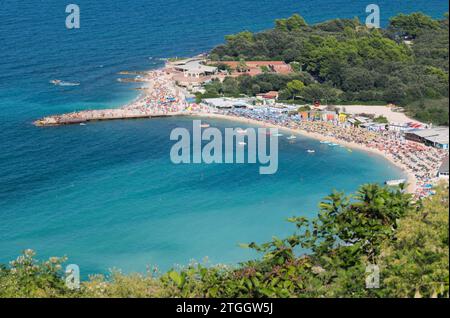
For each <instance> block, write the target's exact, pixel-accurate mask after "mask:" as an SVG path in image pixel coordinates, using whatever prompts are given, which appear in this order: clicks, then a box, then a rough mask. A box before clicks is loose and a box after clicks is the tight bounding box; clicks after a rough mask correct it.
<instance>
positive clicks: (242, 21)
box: [0, 0, 448, 277]
mask: <svg viewBox="0 0 450 318" xmlns="http://www.w3.org/2000/svg"><path fill="white" fill-rule="evenodd" d="M77 4H79V5H80V7H81V9H82V27H81V29H80V30H79V31H68V30H66V29H65V28H64V20H65V13H64V9H65V5H63V4H61V3H60V2H59V1H55V0H51V1H45V3H39V5H36V2H35V1H31V0H26V1H20V2H8V4H4V5H3V7H2V11H1V16H0V19H1V23H2V25H1V28H0V39H1V40H2V44H4V45H3V46H2V52H1V53H0V54H1V58H0V124H1V130H0V149H1V152H0V263H6V262H8V261H9V260H11V259H13V258H15V257H16V256H17V255H18V254H19V253H20V252H21V250H23V249H26V248H32V249H34V250H36V251H37V252H38V253H39V254H38V256H39V258H44V257H49V256H61V255H67V256H69V261H70V262H71V263H76V264H79V265H80V267H81V273H82V275H83V276H84V277H86V275H87V274H89V273H94V272H105V271H107V270H108V268H111V267H117V268H121V269H123V270H124V271H126V272H130V271H139V272H144V271H145V270H146V265H147V264H158V265H159V266H160V268H162V269H168V268H169V267H171V266H172V265H173V264H175V263H179V264H186V263H187V262H189V260H190V259H194V258H195V259H197V260H200V261H201V260H202V258H203V257H205V256H208V257H209V259H210V261H211V262H213V263H219V262H220V263H227V264H234V263H236V262H239V261H243V260H246V259H248V258H251V257H253V256H255V255H254V254H252V253H251V252H250V251H247V250H243V249H241V248H239V247H238V243H242V242H250V241H258V242H263V241H267V240H270V239H271V236H272V235H278V236H285V235H288V234H290V233H291V232H292V231H293V230H294V228H293V226H292V225H290V224H289V223H287V222H286V221H285V219H286V218H287V217H290V216H292V215H306V216H311V217H313V216H314V215H315V214H316V213H317V204H318V201H319V200H320V199H321V198H322V197H324V196H325V195H327V194H329V193H330V191H331V190H332V189H333V188H336V189H339V190H344V191H347V192H349V191H354V190H356V188H357V187H358V185H360V184H361V183H364V182H369V181H370V182H380V183H381V182H384V181H385V180H386V179H394V178H395V179H396V178H399V177H403V174H402V172H401V171H399V170H398V169H397V168H395V167H394V166H392V165H391V164H390V163H389V162H387V161H386V160H384V159H383V158H381V157H379V156H376V155H373V154H370V153H366V152H362V151H357V150H355V151H353V152H352V153H350V152H348V151H346V150H345V149H343V148H339V147H335V148H331V147H328V146H327V145H323V144H320V143H319V142H318V141H316V140H313V139H308V138H305V137H298V138H297V140H296V141H295V142H294V143H289V142H288V141H287V140H286V139H285V138H281V139H280V157H279V160H280V165H279V171H278V173H277V174H275V175H272V176H261V175H259V174H258V168H259V166H258V165H183V166H175V165H173V164H172V163H171V162H170V158H169V150H170V147H171V145H172V144H173V142H170V140H169V134H170V130H171V129H172V128H175V127H178V126H181V127H188V128H189V127H191V124H192V119H189V118H172V119H154V120H132V121H113V122H101V123H95V124H88V125H87V126H78V125H76V126H65V127H49V128H37V127H33V126H32V125H31V122H32V121H33V120H35V119H37V118H40V117H42V116H45V115H49V114H54V113H62V112H69V111H73V110H81V109H93V108H110V107H118V106H120V105H122V104H125V103H128V102H129V101H130V100H132V99H133V98H135V97H136V96H137V94H138V93H137V92H136V91H133V90H131V89H130V88H132V87H135V86H136V85H132V84H121V83H118V82H117V78H119V77H120V76H119V75H117V73H118V72H120V71H124V70H146V69H151V68H156V67H159V66H161V65H162V61H161V60H160V58H163V57H168V56H187V55H194V54H198V53H201V52H203V51H205V50H208V49H210V48H211V47H212V46H214V45H215V44H218V43H220V42H222V41H223V36H224V35H226V34H230V33H234V32H238V31H241V30H244V29H248V30H262V29H265V28H269V27H271V26H272V25H273V20H274V19H275V18H280V17H287V16H289V15H291V14H292V13H294V12H299V13H301V14H302V15H303V16H304V17H305V18H306V20H307V21H308V22H309V23H314V22H318V21H323V20H327V19H330V18H336V17H348V18H351V17H353V16H360V17H361V18H363V16H364V15H365V10H364V9H365V5H366V3H365V2H364V1H352V2H351V4H350V3H349V2H348V1H329V0H314V1H303V2H301V3H296V2H293V1H287V0H282V1H262V2H261V1H259V2H258V5H257V6H256V5H255V1H251V0H244V1H242V0H240V1H215V0H214V1H203V0H202V1H195V2H194V1H192V2H191V1H175V0H172V1H133V2H132V3H130V2H127V1H121V2H114V3H112V2H110V1H108V2H107V1H94V2H93V1H87V0H80V1H77ZM380 7H381V9H382V22H383V24H385V23H386V21H387V19H388V18H389V17H390V16H392V15H394V14H396V13H398V12H413V11H424V12H425V13H428V14H430V15H432V16H434V17H440V16H442V14H443V13H444V12H445V11H448V3H445V2H443V1H442V2H441V1H433V2H430V1H422V0H421V1H414V2H411V1H406V0H405V1H403V0H402V1H400V0H399V1H387V0H386V1H380ZM161 12H163V13H164V14H161ZM223 12H227V14H225V17H223V16H224V14H223ZM249 12H251V13H252V14H249ZM217 16H221V17H222V18H217ZM53 79H61V80H64V81H67V82H79V83H80V86H76V87H61V86H54V85H52V84H50V83H49V81H50V80H53ZM208 123H210V124H211V125H212V126H215V127H219V128H221V129H223V128H224V127H237V126H244V125H243V124H239V123H233V122H229V121H220V120H208ZM307 149H315V150H316V153H314V154H307V153H306V150H307Z"/></svg>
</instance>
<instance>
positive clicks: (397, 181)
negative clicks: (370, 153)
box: [385, 179, 406, 187]
mask: <svg viewBox="0 0 450 318" xmlns="http://www.w3.org/2000/svg"><path fill="white" fill-rule="evenodd" d="M405 182H406V179H399V180H388V181H386V182H385V183H386V185H388V186H391V187H392V186H398V185H400V184H402V183H405Z"/></svg>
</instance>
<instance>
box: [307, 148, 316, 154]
mask: <svg viewBox="0 0 450 318" xmlns="http://www.w3.org/2000/svg"><path fill="white" fill-rule="evenodd" d="M315 152H316V151H315V150H312V149H308V153H315Z"/></svg>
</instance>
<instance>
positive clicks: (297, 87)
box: [286, 80, 305, 99]
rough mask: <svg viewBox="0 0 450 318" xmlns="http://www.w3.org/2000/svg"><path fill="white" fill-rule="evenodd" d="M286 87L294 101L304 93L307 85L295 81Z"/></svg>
mask: <svg viewBox="0 0 450 318" xmlns="http://www.w3.org/2000/svg"><path fill="white" fill-rule="evenodd" d="M286 87H287V89H288V90H289V92H290V93H291V97H292V99H295V97H296V96H297V95H298V94H300V93H301V92H302V90H303V88H304V87H305V84H304V83H303V82H302V81H300V80H293V81H291V82H289V83H287V85H286Z"/></svg>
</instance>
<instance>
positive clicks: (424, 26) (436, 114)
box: [204, 13, 449, 125]
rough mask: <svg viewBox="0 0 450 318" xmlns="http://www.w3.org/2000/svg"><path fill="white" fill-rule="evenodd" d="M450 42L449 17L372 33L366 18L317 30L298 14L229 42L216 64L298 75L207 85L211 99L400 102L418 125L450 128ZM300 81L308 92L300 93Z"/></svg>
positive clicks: (398, 21) (396, 22)
mask: <svg viewBox="0 0 450 318" xmlns="http://www.w3.org/2000/svg"><path fill="white" fill-rule="evenodd" d="M448 36H449V33H448V14H446V15H445V17H444V18H443V19H441V20H434V19H432V18H430V17H428V16H426V15H424V14H421V13H413V14H410V15H404V14H400V15H398V16H396V17H393V18H392V19H391V20H390V23H389V25H388V27H387V28H386V29H368V28H366V27H365V26H364V25H362V24H361V23H360V21H359V20H358V19H337V20H332V21H327V22H324V23H319V24H315V25H311V26H310V25H308V24H307V23H306V22H305V20H304V19H303V18H302V17H300V16H299V15H294V16H292V17H290V18H288V19H280V20H277V21H276V23H275V28H273V29H270V30H267V31H263V32H259V33H251V32H248V31H244V32H241V33H238V34H235V35H229V36H227V37H226V42H225V44H223V45H219V46H217V47H216V48H214V49H213V50H212V52H211V55H210V58H211V59H212V60H214V61H217V62H218V63H220V61H228V60H237V61H241V62H242V63H245V61H251V60H280V61H285V62H286V63H290V64H291V65H292V67H293V69H294V70H296V73H295V74H292V75H277V74H261V75H258V76H255V77H249V76H241V77H239V78H237V79H236V78H231V77H230V78H227V79H226V80H225V82H224V83H223V84H222V83H220V82H218V81H217V82H212V83H211V84H209V85H207V87H206V94H205V96H204V97H212V96H219V95H229V96H236V95H239V94H246V95H255V94H257V93H261V92H267V91H270V90H279V91H280V92H281V94H280V98H281V99H286V100H288V99H291V98H293V97H294V98H296V99H298V102H307V103H312V102H313V101H314V100H321V101H322V102H324V103H339V102H343V103H365V104H367V103H374V104H380V103H395V104H398V105H402V106H404V107H405V108H406V111H407V112H408V113H409V114H410V115H411V116H414V117H415V118H417V119H418V120H422V121H425V122H433V123H435V124H442V125H448V70H449V65H448V63H449V62H448V58H449V55H448V48H449V44H448V43H449V42H448ZM219 65H220V64H219ZM294 80H300V81H302V82H303V83H304V84H305V85H304V87H301V88H300V89H298V90H296V89H295V86H294V89H292V85H291V87H290V86H289V85H288V83H289V82H292V81H294ZM297 87H298V85H297Z"/></svg>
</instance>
